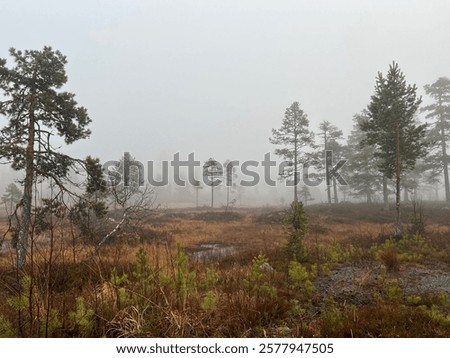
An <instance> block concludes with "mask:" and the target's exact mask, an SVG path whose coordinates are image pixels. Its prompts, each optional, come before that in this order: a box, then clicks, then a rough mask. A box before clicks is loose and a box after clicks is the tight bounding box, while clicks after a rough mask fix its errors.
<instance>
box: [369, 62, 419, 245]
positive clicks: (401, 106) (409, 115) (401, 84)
mask: <svg viewBox="0 0 450 358" xmlns="http://www.w3.org/2000/svg"><path fill="white" fill-rule="evenodd" d="M416 92H417V87H416V86H415V85H407V84H406V80H405V76H404V75H403V73H402V72H401V71H400V68H399V66H398V64H397V63H395V62H394V63H392V65H390V67H389V71H388V73H387V75H386V77H384V76H383V74H382V73H381V72H380V73H378V77H377V79H376V85H375V93H374V94H373V95H372V97H371V101H370V104H369V106H368V111H369V118H368V120H366V121H363V122H362V123H361V129H362V130H363V131H364V132H366V135H367V137H366V139H365V140H364V141H363V143H365V144H367V145H375V147H376V151H375V156H376V157H377V158H379V159H380V162H379V169H380V171H381V172H382V173H383V174H384V175H385V177H386V178H390V179H394V180H395V203H396V220H395V236H397V237H400V236H401V235H402V234H403V230H402V224H401V217H400V194H401V193H400V190H401V183H400V181H401V176H402V173H403V172H404V171H406V170H408V169H412V168H414V166H415V164H416V161H417V159H419V158H421V157H423V156H425V154H426V149H427V146H426V145H425V141H424V136H425V131H426V125H425V124H423V125H419V124H417V122H416V121H415V118H414V114H415V113H416V111H417V110H418V108H419V106H420V103H421V98H418V97H417V94H416Z"/></svg>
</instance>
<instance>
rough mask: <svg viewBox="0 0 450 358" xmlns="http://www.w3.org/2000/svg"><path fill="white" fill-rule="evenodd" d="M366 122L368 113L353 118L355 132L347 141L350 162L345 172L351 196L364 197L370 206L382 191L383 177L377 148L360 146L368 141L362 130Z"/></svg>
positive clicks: (347, 154)
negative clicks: (376, 152)
mask: <svg viewBox="0 0 450 358" xmlns="http://www.w3.org/2000/svg"><path fill="white" fill-rule="evenodd" d="M366 120H368V113H367V111H363V112H361V113H359V114H356V115H355V116H354V117H353V121H354V125H353V130H352V131H351V133H350V135H349V137H348V139H347V146H346V150H345V157H346V158H347V160H348V162H347V164H346V165H345V168H344V170H345V175H346V177H347V178H348V183H349V186H350V189H351V190H352V192H351V195H352V196H354V197H358V198H360V197H364V198H365V199H366V202H367V203H368V204H370V203H372V201H373V197H374V195H375V193H376V192H378V191H379V190H380V189H381V185H382V175H381V173H380V172H379V170H378V159H377V158H376V157H375V147H374V146H373V145H366V146H364V147H361V145H360V144H361V142H362V141H364V140H365V139H366V134H365V132H363V131H362V130H361V128H360V124H361V123H362V122H363V121H366Z"/></svg>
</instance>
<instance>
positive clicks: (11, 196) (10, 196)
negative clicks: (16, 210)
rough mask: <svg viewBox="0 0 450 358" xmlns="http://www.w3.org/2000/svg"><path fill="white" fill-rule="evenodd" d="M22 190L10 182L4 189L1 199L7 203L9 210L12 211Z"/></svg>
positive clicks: (20, 196) (18, 200)
mask: <svg viewBox="0 0 450 358" xmlns="http://www.w3.org/2000/svg"><path fill="white" fill-rule="evenodd" d="M22 195H23V194H22V191H21V190H20V189H19V188H18V187H17V185H16V184H14V183H10V184H8V186H7V187H6V189H5V194H4V195H3V196H2V201H3V202H4V203H5V204H9V205H8V206H9V208H8V210H9V212H10V213H12V211H13V205H16V204H18V203H19V202H20V199H21V198H22Z"/></svg>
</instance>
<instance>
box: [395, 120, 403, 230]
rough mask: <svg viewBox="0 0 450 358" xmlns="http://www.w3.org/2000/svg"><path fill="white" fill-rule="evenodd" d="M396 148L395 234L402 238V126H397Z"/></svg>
mask: <svg viewBox="0 0 450 358" xmlns="http://www.w3.org/2000/svg"><path fill="white" fill-rule="evenodd" d="M395 141H396V148H395V159H396V160H395V209H396V218H395V236H396V237H397V238H401V237H402V235H403V230H402V223H401V218H400V191H401V187H400V176H401V157H400V154H401V153H400V126H399V125H397V128H396V140H395Z"/></svg>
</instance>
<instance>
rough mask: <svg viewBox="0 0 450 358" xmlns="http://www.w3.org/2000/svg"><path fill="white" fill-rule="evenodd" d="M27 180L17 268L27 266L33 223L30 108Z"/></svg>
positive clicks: (30, 117)
mask: <svg viewBox="0 0 450 358" xmlns="http://www.w3.org/2000/svg"><path fill="white" fill-rule="evenodd" d="M25 161H26V162H25V180H24V185H23V197H22V215H21V220H20V225H19V235H18V241H17V268H18V269H20V268H22V267H23V266H25V263H26V256H27V249H28V235H29V231H30V225H31V203H32V198H33V180H34V165H33V164H34V114H33V110H32V109H31V110H30V116H29V124H28V143H27V149H26V155H25Z"/></svg>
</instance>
